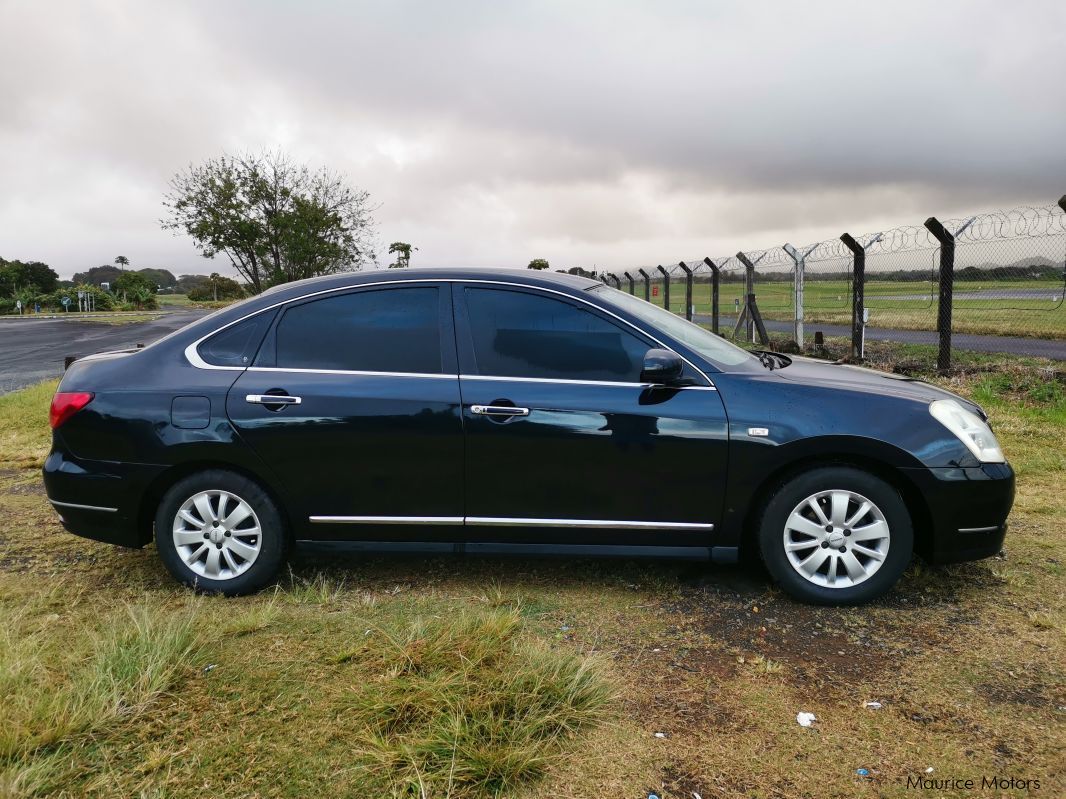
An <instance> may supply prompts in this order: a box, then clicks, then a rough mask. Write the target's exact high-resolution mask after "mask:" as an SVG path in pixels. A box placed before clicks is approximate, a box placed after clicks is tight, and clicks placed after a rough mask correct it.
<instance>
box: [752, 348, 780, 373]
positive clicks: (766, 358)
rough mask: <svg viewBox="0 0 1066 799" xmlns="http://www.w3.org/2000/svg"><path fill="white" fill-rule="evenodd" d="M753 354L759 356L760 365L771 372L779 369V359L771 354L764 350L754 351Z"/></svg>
mask: <svg viewBox="0 0 1066 799" xmlns="http://www.w3.org/2000/svg"><path fill="white" fill-rule="evenodd" d="M752 352H754V353H755V354H756V355H757V356H758V358H759V363H761V364H762V365H763V366H765V367H766V368H767V369H769V370H770V371H771V372H772V371H773V370H774V369H776V368H777V359H776V358H774V356H773V355H772V354H771V353H769V352H766V351H764V350H752Z"/></svg>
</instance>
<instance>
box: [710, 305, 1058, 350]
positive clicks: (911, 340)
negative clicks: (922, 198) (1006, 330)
mask: <svg viewBox="0 0 1066 799" xmlns="http://www.w3.org/2000/svg"><path fill="white" fill-rule="evenodd" d="M694 319H695V320H696V321H697V322H700V323H702V324H708V325H709V324H710V323H711V317H710V316H708V315H706V314H696V316H695V317H694ZM734 324H736V317H732V318H730V317H725V316H723V317H720V320H719V327H720V329H721V330H722V331H723V332H725V331H726V330H729V331H732V329H733V325H734ZM765 325H766V329H767V331H769V332H771V333H789V334H791V333H792V330H793V326H792V323H791V322H774V321H770V320H766V321H765ZM817 330H821V331H822V332H823V333H825V335H827V336H847V337H848V338H850V337H851V328H850V327H848V326H845V325H823V324H818V323H814V322H807V323H806V324H805V325H804V331H805V332H806V334H807V335H808V336H811V337H813V336H814V333H815V331H817ZM866 340H867V341H898V342H901V343H903V344H932V345H934V346H935V345H936V344H937V336H936V333H935V332H933V331H929V330H884V329H882V328H878V327H868V328H866ZM951 346H952V348H953V349H959V350H972V351H974V352H1007V353H1011V354H1013V355H1030V356H1033V357H1037V358H1051V359H1052V360H1058V361H1066V340H1062V339H1043V338H1023V337H1021V336H978V335H975V334H973V333H952V335H951Z"/></svg>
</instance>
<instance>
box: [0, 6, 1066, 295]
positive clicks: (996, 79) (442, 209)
mask: <svg viewBox="0 0 1066 799" xmlns="http://www.w3.org/2000/svg"><path fill="white" fill-rule="evenodd" d="M1064 45H1066V8H1064V7H1062V4H1061V3H1058V2H1054V0H1046V1H1043V0H1042V1H1040V2H1037V1H1035V0H1034V1H1033V2H1019V3H1013V4H1009V5H1007V4H1003V3H998V2H990V1H989V0H974V1H973V2H939V3H928V2H896V3H892V4H891V5H884V4H877V5H865V4H856V3H854V2H850V3H843V2H823V3H814V4H810V3H783V2H778V3H770V2H747V3H743V4H740V3H704V2H662V3H622V2H583V3H580V4H578V3H572V2H571V3H565V2H554V3H536V4H533V3H519V2H498V1H497V2H489V1H487V0H479V1H478V2H463V3H436V2H390V3H369V2H364V3H340V2H310V3H284V2H280V0H275V2H269V3H267V2H251V1H250V0H248V1H247V2H241V3H217V2H210V3H209V2H196V3H193V4H191V5H184V4H175V3H162V2H133V1H132V0H130V1H129V2H127V1H126V0H97V2H91V3H79V2H69V3H58V4H37V3H17V2H16V3H10V2H9V3H7V4H6V5H4V6H3V7H2V9H0V96H2V97H3V102H2V103H0V174H2V175H3V186H4V191H3V192H2V194H0V255H4V256H5V257H23V258H42V259H45V260H49V261H50V262H51V263H53V265H55V266H56V267H57V268H58V269H59V271H61V273H64V274H70V273H71V272H73V271H75V270H76V269H82V268H84V267H86V266H89V265H92V264H94V263H98V262H101V261H102V260H110V258H111V257H113V255H114V254H117V252H119V251H123V252H126V251H130V252H126V254H128V255H130V257H131V258H133V259H134V261H135V263H138V262H140V263H142V265H164V266H166V265H169V266H171V267H173V268H176V269H178V270H179V271H185V270H189V271H191V270H194V269H195V270H206V269H217V268H220V267H221V266H223V265H222V264H221V263H218V262H215V263H212V264H208V263H204V262H203V261H202V260H200V259H198V258H197V257H196V254H195V252H194V251H193V249H192V247H191V245H190V244H189V242H188V241H186V240H183V239H174V238H172V237H170V236H169V234H166V233H163V232H162V231H160V230H159V229H158V225H157V224H156V220H157V219H158V217H159V215H160V214H161V211H162V209H161V208H160V206H159V198H160V196H161V194H162V192H163V190H164V188H165V184H166V181H167V179H168V178H169V176H170V175H171V174H173V172H175V171H176V170H177V169H179V168H180V167H181V166H183V165H184V164H185V163H188V162H189V161H199V160H201V159H203V158H205V157H209V156H212V155H215V154H217V153H218V152H220V151H222V150H224V149H229V150H234V149H241V148H251V149H258V148H264V147H277V146H280V147H284V148H285V149H287V150H289V151H291V152H292V153H293V154H294V155H296V156H297V157H300V158H305V159H307V160H311V161H314V162H316V163H324V164H328V165H329V166H331V167H333V168H336V169H338V170H341V171H343V172H346V173H347V174H349V175H350V176H351V178H352V180H353V181H354V182H356V183H357V184H359V185H360V186H362V187H364V188H366V189H368V190H369V191H370V192H371V193H372V195H373V196H374V197H375V199H377V200H378V201H379V202H381V203H382V206H381V210H380V212H379V214H378V216H379V221H380V223H381V228H382V237H383V238H384V239H387V240H392V239H394V238H400V239H405V240H411V241H414V242H415V243H416V244H418V246H419V247H420V251H419V253H418V255H417V256H416V258H417V259H418V262H421V263H442V264H443V263H500V264H503V263H509V264H522V263H525V262H526V261H528V260H529V258H531V257H535V256H540V255H545V256H550V257H552V259H553V260H554V261H558V262H560V265H570V264H573V263H593V262H597V263H600V264H601V265H604V264H607V265H622V264H625V263H636V262H641V263H646V262H652V261H658V260H664V259H674V260H676V258H678V257H681V253H682V252H689V253H690V254H691V252H692V251H693V250H705V251H707V252H708V253H713V252H718V251H728V247H727V246H726V245H727V244H728V246H733V244H730V242H735V241H748V242H753V243H754V245H755V246H765V245H767V244H772V243H775V242H776V239H777V238H780V237H781V236H786V237H787V238H791V239H794V240H803V239H804V237H805V236H818V235H836V234H837V233H839V232H840V231H841V230H843V229H845V228H847V229H852V230H863V229H873V228H875V227H878V226H881V225H886V224H890V223H891V222H892V221H893V220H894V221H895V222H915V221H920V219H922V218H924V217H925V216H927V215H928V214H930V213H939V214H951V213H956V212H965V211H967V210H970V209H973V210H979V209H983V208H989V207H996V206H1000V205H1010V204H1014V203H1016V202H1040V203H1045V202H1050V201H1051V200H1053V199H1055V198H1056V197H1057V196H1059V195H1060V194H1061V193H1062V192H1063V191H1064V190H1066V186H1063V185H1061V181H1062V180H1063V175H1066V154H1064V147H1063V142H1064V141H1066V103H1064V101H1063V93H1062V91H1061V78H1060V77H1059V76H1061V75H1062V74H1063V68H1064V67H1066V46H1064ZM823 232H824V233H823ZM687 248H693V249H692V250H689V249H687ZM149 260H151V261H152V263H151V264H149V263H148V261H149Z"/></svg>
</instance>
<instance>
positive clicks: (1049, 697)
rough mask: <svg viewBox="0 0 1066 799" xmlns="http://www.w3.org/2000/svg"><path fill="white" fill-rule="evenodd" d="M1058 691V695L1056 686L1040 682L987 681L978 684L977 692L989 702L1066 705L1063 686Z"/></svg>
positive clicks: (1041, 705)
mask: <svg viewBox="0 0 1066 799" xmlns="http://www.w3.org/2000/svg"><path fill="white" fill-rule="evenodd" d="M1058 691H1059V692H1058V694H1057V695H1056V690H1055V688H1053V687H1052V686H1050V685H1045V684H1043V683H1039V682H1034V683H1029V684H1027V685H1003V684H1000V683H988V682H986V683H981V684H980V685H978V686H977V693H978V694H980V695H981V697H982V698H984V699H986V700H988V701H989V702H997V703H998V704H1001V705H1025V706H1026V707H1038V708H1047V709H1052V708H1056V707H1061V706H1066V695H1064V694H1062V693H1061V691H1062V687H1061V686H1059V687H1058Z"/></svg>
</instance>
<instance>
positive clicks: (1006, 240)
mask: <svg viewBox="0 0 1066 799" xmlns="http://www.w3.org/2000/svg"><path fill="white" fill-rule="evenodd" d="M592 274H594V273H592ZM599 277H600V278H601V279H602V280H603V281H604V282H605V283H608V284H609V285H614V286H615V287H617V288H619V289H622V290H623V291H628V292H630V293H631V294H636V295H637V296H641V297H644V298H645V299H647V300H649V301H651V302H654V303H656V304H657V305H660V306H662V307H664V308H667V309H669V310H670V311H673V312H674V313H677V314H681V315H684V316H685V317H686V318H688V319H694V320H695V321H697V322H700V323H702V324H706V325H708V326H709V327H710V328H711V329H712V330H713V331H714V332H716V333H719V334H721V335H724V336H731V337H733V338H735V339H738V340H744V341H748V342H754V341H762V342H763V343H766V342H767V340H768V332H767V331H769V332H775V333H785V334H786V335H788V336H789V337H790V338H791V339H792V340H793V341H794V342H795V344H796V345H797V346H798V347H799V348H800V349H803V347H804V345H805V344H806V343H807V337H808V334H809V328H810V327H811V326H812V325H813V326H817V327H818V328H819V329H822V328H825V329H827V330H828V331H830V333H831V334H833V335H845V336H847V337H848V338H849V339H850V350H851V356H852V357H853V358H854V359H859V360H861V359H862V357H863V355H864V348H865V339H866V334H867V332H868V331H870V332H874V331H896V332H902V331H905V332H906V336H905V340H906V341H907V342H908V343H914V344H925V345H933V346H935V347H936V362H937V367H938V368H940V369H948V368H950V366H951V353H952V334H953V333H959V334H978V335H986V336H1010V337H1034V338H1041V339H1054V340H1063V341H1064V342H1066V196H1064V197H1063V198H1062V199H1060V200H1059V202H1058V204H1057V205H1048V206H1043V207H1037V208H1018V209H1014V210H1011V211H994V212H991V213H984V214H978V215H975V216H972V217H967V218H963V219H946V220H943V221H941V220H938V219H936V218H935V217H930V218H929V219H927V220H926V221H925V222H924V223H923V224H922V225H908V226H902V227H898V228H895V229H892V230H885V231H877V232H874V233H869V234H865V235H855V236H853V235H851V234H849V233H844V234H843V235H841V236H840V237H839V238H837V239H830V240H827V241H822V242H817V243H815V244H810V245H805V246H793V245H792V244H791V243H786V244H784V245H783V246H778V247H770V248H767V249H761V250H747V251H742V252H738V253H736V254H734V255H731V256H725V257H718V258H715V257H702V258H686V259H684V260H682V261H680V262H676V263H670V264H668V265H663V264H656V265H654V266H643V267H635V268H633V269H626V270H619V271H609V272H605V273H602V274H600V275H599Z"/></svg>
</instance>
